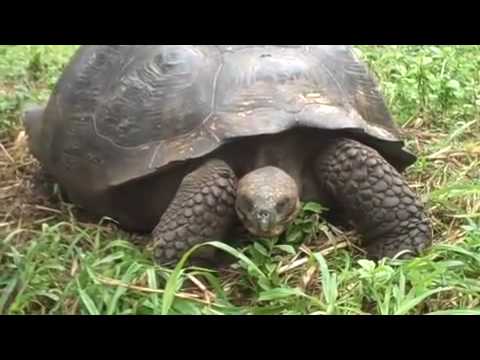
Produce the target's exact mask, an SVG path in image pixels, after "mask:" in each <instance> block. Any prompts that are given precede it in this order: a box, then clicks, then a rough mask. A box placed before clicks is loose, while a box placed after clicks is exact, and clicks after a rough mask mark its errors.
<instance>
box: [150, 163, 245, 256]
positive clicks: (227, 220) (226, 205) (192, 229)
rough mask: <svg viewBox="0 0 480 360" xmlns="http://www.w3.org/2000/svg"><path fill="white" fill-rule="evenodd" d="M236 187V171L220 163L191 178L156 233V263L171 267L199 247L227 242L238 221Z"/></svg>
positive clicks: (175, 198) (154, 235)
mask: <svg viewBox="0 0 480 360" xmlns="http://www.w3.org/2000/svg"><path fill="white" fill-rule="evenodd" d="M236 187H237V178H236V176H235V174H234V172H233V170H232V169H231V168H230V167H229V166H228V165H227V164H226V163H225V162H223V161H220V160H211V161H208V162H207V163H206V164H205V165H203V166H202V167H200V168H199V169H197V170H195V171H194V172H192V173H190V174H189V175H187V176H186V177H185V178H184V180H183V182H182V183H181V185H180V187H179V189H178V191H177V193H176V195H175V197H174V199H173V201H172V203H171V204H170V206H169V207H168V208H167V210H166V211H165V213H164V214H163V216H162V217H161V219H160V222H159V224H158V225H157V226H156V228H155V229H154V231H153V245H152V248H153V254H154V258H155V260H156V261H157V262H158V263H159V264H162V265H169V264H171V263H173V262H175V261H178V260H179V259H180V257H181V256H182V255H183V254H184V253H185V252H186V251H188V250H189V249H191V248H192V247H193V246H195V245H198V244H202V243H205V242H208V241H214V240H216V241H221V240H223V237H224V236H225V235H226V234H227V233H228V231H229V230H230V227H231V225H232V223H233V221H234V219H235V207H234V204H235V194H236ZM209 260H210V259H209Z"/></svg>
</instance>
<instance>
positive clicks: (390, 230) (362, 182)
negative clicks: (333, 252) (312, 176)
mask: <svg viewBox="0 0 480 360" xmlns="http://www.w3.org/2000/svg"><path fill="white" fill-rule="evenodd" d="M315 170H316V174H317V177H318V181H319V183H320V184H321V186H322V188H324V189H325V191H326V192H327V193H328V195H329V196H330V197H331V198H332V199H333V201H334V202H335V204H337V205H338V204H340V205H341V207H342V208H343V210H344V211H345V214H346V216H347V217H348V218H349V219H350V220H352V221H353V222H354V224H355V226H356V229H357V231H358V232H359V233H360V234H361V235H362V237H363V239H364V240H365V242H366V250H367V254H368V257H369V258H372V259H380V258H383V257H393V256H395V255H397V254H398V253H399V252H401V251H403V250H408V251H409V252H411V253H413V254H414V255H418V254H419V253H421V252H422V251H424V250H425V249H426V248H427V247H428V246H429V245H430V243H431V228H430V223H429V221H428V219H427V217H426V216H425V213H424V209H423V206H422V204H421V203H420V201H419V200H418V199H417V196H416V195H415V194H414V193H413V191H412V190H411V189H410V188H409V186H408V185H407V183H406V181H405V179H404V178H403V177H402V175H400V174H399V173H398V172H397V171H396V170H395V169H394V168H393V167H392V166H391V165H390V164H389V163H388V162H387V161H386V160H384V159H383V157H382V156H380V154H379V153H378V152H377V151H375V150H373V149H371V148H369V147H367V146H365V145H363V144H361V143H359V142H356V141H353V140H348V139H340V140H338V141H336V142H334V143H332V144H331V145H330V146H329V147H328V149H327V150H326V151H325V152H324V153H322V155H321V156H320V157H318V159H317V161H316V163H315Z"/></svg>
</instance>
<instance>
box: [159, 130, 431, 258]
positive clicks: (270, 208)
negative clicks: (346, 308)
mask: <svg viewBox="0 0 480 360" xmlns="http://www.w3.org/2000/svg"><path fill="white" fill-rule="evenodd" d="M312 166H313V168H314V173H315V175H316V178H317V182H318V186H319V189H320V193H322V194H323V195H326V196H324V197H325V198H327V199H329V201H328V202H329V204H328V203H327V204H325V205H326V206H327V207H330V208H335V209H339V210H342V213H343V214H345V215H346V216H347V219H348V220H352V221H353V223H354V224H355V226H356V229H357V231H358V232H359V233H360V234H361V235H362V237H363V239H364V240H365V243H366V250H367V254H368V257H369V258H372V259H380V258H383V257H393V256H395V255H397V254H398V253H399V252H402V251H403V250H407V251H408V252H410V253H411V254H414V255H417V254H419V253H421V252H422V251H423V250H425V249H426V248H427V247H428V246H429V245H430V243H431V228H430V224H429V222H428V219H427V217H426V216H425V214H424V210H423V206H422V204H421V203H420V202H419V200H418V199H417V197H416V195H415V194H414V193H413V192H412V190H411V189H410V188H409V186H408V185H407V183H406V181H405V179H404V178H403V177H402V175H400V174H399V173H398V172H397V171H396V170H395V169H394V168H393V167H392V166H391V165H390V164H389V163H388V162H387V161H386V160H385V159H383V157H382V156H381V155H380V154H379V153H378V152H377V151H375V150H373V149H372V148H370V147H367V146H365V145H363V144H361V143H359V142H357V141H354V140H349V139H338V140H335V141H331V142H330V143H329V144H328V145H326V146H324V147H323V148H322V151H321V152H320V154H319V155H318V156H317V157H316V160H315V161H314V163H313V164H312ZM299 208H300V195H299V190H298V188H297V184H296V183H295V181H294V179H293V178H292V177H290V176H289V175H288V174H287V173H285V172H284V171H283V170H281V169H279V168H276V167H271V166H267V167H263V168H260V169H257V170H254V171H252V172H250V173H248V174H247V175H245V176H244V177H243V178H242V179H241V180H240V181H239V182H238V185H237V179H236V176H235V174H234V172H233V170H232V169H231V168H230V167H229V165H227V164H226V163H225V162H223V161H221V160H211V161H209V162H207V163H206V164H205V165H203V166H201V167H200V168H199V169H197V170H196V171H194V172H193V173H191V174H189V175H188V176H187V177H186V178H185V179H184V181H183V182H182V184H181V186H180V188H179V190H178V192H177V195H176V196H175V198H174V200H173V202H172V203H171V205H170V207H169V208H168V209H167V211H166V212H165V214H164V215H163V216H162V218H161V220H160V223H159V224H158V226H157V227H156V228H155V230H154V232H153V236H154V243H153V248H154V256H155V259H156V260H157V261H158V262H159V263H161V264H168V263H172V262H175V261H176V260H178V258H179V257H180V256H181V255H182V254H183V253H184V252H185V251H187V250H188V249H189V248H191V247H192V246H195V245H197V244H201V243H204V242H207V241H211V240H220V241H221V240H223V239H224V238H223V237H224V236H225V235H227V234H229V232H230V231H231V230H232V228H233V225H234V224H235V222H236V220H237V219H236V216H238V218H239V219H240V221H241V222H242V223H243V226H244V227H245V228H246V229H248V231H249V232H250V233H252V234H253V235H256V236H261V237H270V236H277V235H279V234H280V233H282V232H284V231H285V230H286V229H287V227H288V225H289V224H290V223H291V222H292V221H293V220H294V218H295V216H296V215H297V213H298V211H299Z"/></svg>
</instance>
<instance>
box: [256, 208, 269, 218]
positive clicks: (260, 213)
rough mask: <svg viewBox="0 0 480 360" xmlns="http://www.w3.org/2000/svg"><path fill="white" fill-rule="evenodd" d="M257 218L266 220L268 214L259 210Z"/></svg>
mask: <svg viewBox="0 0 480 360" xmlns="http://www.w3.org/2000/svg"><path fill="white" fill-rule="evenodd" d="M257 217H258V218H259V219H267V218H269V217H270V213H269V212H268V211H266V210H260V211H259V212H258V213H257Z"/></svg>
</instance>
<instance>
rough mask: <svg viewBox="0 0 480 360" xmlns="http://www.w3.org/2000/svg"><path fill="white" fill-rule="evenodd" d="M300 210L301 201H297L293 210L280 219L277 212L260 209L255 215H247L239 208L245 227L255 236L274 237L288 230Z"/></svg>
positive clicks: (238, 211)
mask: <svg viewBox="0 0 480 360" xmlns="http://www.w3.org/2000/svg"><path fill="white" fill-rule="evenodd" d="M299 212H300V201H297V204H296V206H295V207H293V208H292V211H291V212H289V213H288V214H287V216H285V217H284V218H283V219H281V220H278V217H277V215H276V214H275V213H268V212H265V211H259V212H257V213H255V215H254V216H247V214H244V213H243V212H242V211H241V210H239V209H237V213H238V215H239V218H240V220H241V221H242V223H243V225H244V226H245V228H246V229H247V230H248V231H249V232H250V233H251V234H252V235H254V236H257V237H265V238H273V237H277V236H280V235H282V234H283V233H284V232H286V231H287V229H288V227H289V226H290V224H291V223H292V222H293V221H294V220H295V218H296V217H297V215H298V213H299Z"/></svg>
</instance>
